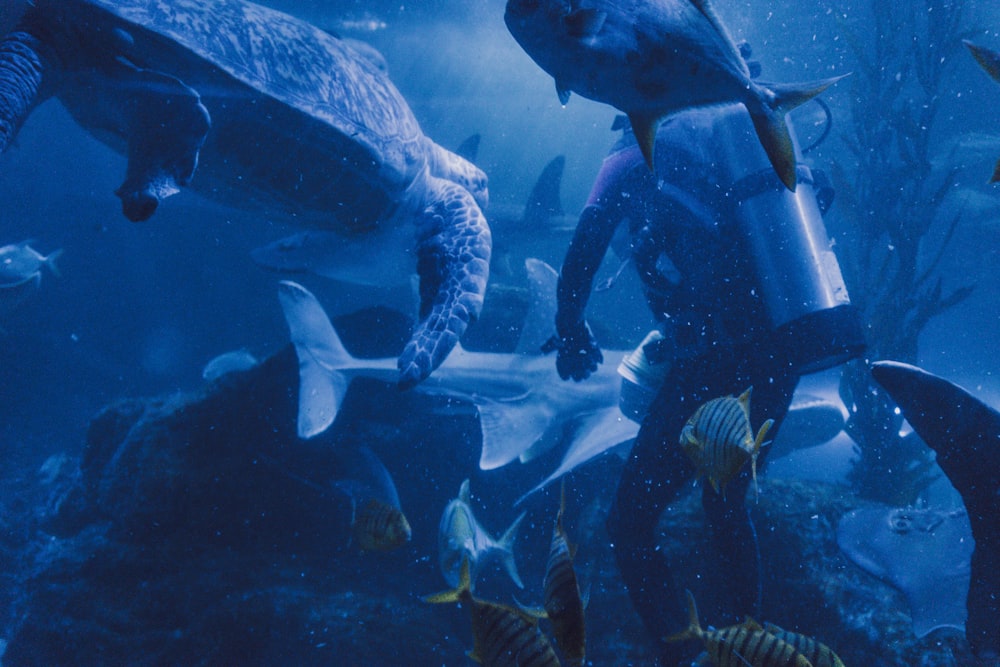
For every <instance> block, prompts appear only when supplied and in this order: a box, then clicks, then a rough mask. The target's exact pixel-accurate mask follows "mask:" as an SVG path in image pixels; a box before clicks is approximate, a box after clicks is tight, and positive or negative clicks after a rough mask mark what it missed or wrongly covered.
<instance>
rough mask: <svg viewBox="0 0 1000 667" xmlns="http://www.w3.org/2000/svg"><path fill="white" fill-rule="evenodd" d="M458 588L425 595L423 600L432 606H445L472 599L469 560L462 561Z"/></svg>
mask: <svg viewBox="0 0 1000 667" xmlns="http://www.w3.org/2000/svg"><path fill="white" fill-rule="evenodd" d="M458 577H459V578H458V587H456V588H454V589H452V590H450V591H441V592H440V593H434V594H432V595H425V596H424V597H423V598H422V599H423V601H424V602H428V603H430V604H445V603H448V602H461V601H463V600H465V599H467V598H469V597H472V576H471V575H470V574H469V559H468V558H463V559H462V569H461V571H460V572H459V575H458Z"/></svg>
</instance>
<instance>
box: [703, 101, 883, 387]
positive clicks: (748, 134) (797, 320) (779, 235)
mask: <svg viewBox="0 0 1000 667" xmlns="http://www.w3.org/2000/svg"><path fill="white" fill-rule="evenodd" d="M789 132H790V133H791V136H792V141H793V143H794V144H795V157H796V161H797V163H798V166H797V168H796V178H797V181H798V185H797V186H796V188H795V191H794V192H791V191H789V190H788V189H787V188H785V187H784V186H783V185H782V184H781V182H780V181H779V180H778V177H777V175H776V174H775V173H774V170H773V168H772V167H771V163H770V162H769V161H768V159H767V155H766V154H765V153H764V149H763V147H761V145H760V142H759V140H758V139H757V134H756V132H755V131H754V128H753V123H752V122H751V120H750V115H749V114H748V113H747V111H746V109H745V108H744V107H743V106H742V105H736V104H734V105H729V106H726V107H720V108H719V109H718V115H717V118H716V121H715V123H714V127H713V132H712V135H711V137H710V138H706V141H709V142H710V143H711V146H710V147H708V150H709V151H710V152H711V154H712V155H717V156H719V159H718V161H717V162H716V168H718V169H723V170H725V171H726V172H727V173H726V174H725V175H720V176H721V180H722V182H723V183H725V184H727V185H728V189H727V192H726V198H727V200H728V204H727V206H728V209H727V210H726V212H725V213H724V214H723V215H722V216H721V219H722V220H723V221H724V224H726V225H728V226H729V229H727V232H730V233H731V234H732V239H733V242H734V243H735V244H737V252H738V254H740V255H742V256H743V257H744V258H745V259H746V261H747V263H748V266H749V267H750V270H751V271H752V273H753V277H754V278H755V280H754V282H755V284H756V286H757V288H758V289H759V290H760V291H761V294H760V299H761V302H762V304H763V306H764V309H765V311H766V314H767V317H768V319H769V325H770V326H769V328H770V329H771V331H772V332H773V335H774V336H776V338H777V340H775V343H776V344H777V345H776V347H777V348H778V349H781V350H784V351H785V352H786V353H787V355H788V362H789V363H790V364H791V366H792V367H793V369H795V370H796V371H797V372H799V373H803V374H804V373H811V372H815V371H819V370H823V369H826V368H831V367H833V366H836V365H839V364H841V363H843V362H845V361H847V360H848V359H851V358H853V357H855V356H857V355H858V354H860V353H861V352H862V351H863V349H864V346H865V341H864V335H863V333H862V329H861V318H860V316H859V314H858V312H857V310H856V309H855V308H854V307H853V306H852V305H851V300H850V297H849V296H848V294H847V287H846V286H845V285H844V278H843V276H842V275H841V273H840V265H839V263H838V262H837V257H836V256H835V255H834V253H833V250H832V249H831V243H830V240H829V238H828V237H827V234H826V227H825V226H824V224H823V217H822V214H821V213H820V209H819V205H818V204H817V199H816V189H817V188H816V180H815V179H814V177H813V174H812V171H811V170H810V169H809V167H808V166H806V165H805V164H803V163H802V155H801V152H800V150H799V147H798V141H797V140H796V137H795V132H794V129H793V128H792V127H791V126H789Z"/></svg>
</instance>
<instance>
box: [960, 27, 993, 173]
mask: <svg viewBox="0 0 1000 667" xmlns="http://www.w3.org/2000/svg"><path fill="white" fill-rule="evenodd" d="M962 42H963V43H964V44H965V45H966V46H967V47H968V48H969V51H971V52H972V57H973V58H975V59H976V62H977V63H979V66H980V67H982V68H983V69H984V70H985V71H986V73H987V74H989V75H990V77H991V78H992V79H993V80H994V81H996V82H997V83H1000V51H994V50H993V49H987V48H986V47H985V46H976V45H975V44H973V43H972V42H970V41H969V40H967V39H964V40H962ZM997 182H1000V160H998V161H997V164H996V167H994V168H993V177H992V178H991V179H990V183H997Z"/></svg>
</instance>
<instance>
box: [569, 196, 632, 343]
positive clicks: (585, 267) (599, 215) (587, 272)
mask: <svg viewBox="0 0 1000 667" xmlns="http://www.w3.org/2000/svg"><path fill="white" fill-rule="evenodd" d="M608 208H610V207H607V206H601V205H590V206H587V207H586V208H585V209H583V212H582V213H581V214H580V222H579V223H578V224H577V226H576V232H575V233H574V234H573V240H572V241H571V242H570V245H569V250H568V251H567V252H566V258H565V260H563V265H562V270H561V271H560V272H559V289H558V292H557V299H558V310H557V311H556V331H558V332H559V334H560V335H563V333H564V332H569V331H570V330H572V329H573V328H575V327H579V326H580V325H581V324H583V322H584V320H585V315H584V313H585V312H586V310H587V302H588V301H589V300H590V293H591V291H592V290H593V286H594V276H595V275H596V274H597V269H598V268H599V267H600V265H601V262H603V261H604V255H605V254H607V251H608V247H609V246H610V245H611V239H612V237H613V236H614V233H615V229H616V228H617V227H618V224H619V223H620V222H621V217H620V216H619V215H617V214H615V215H612V214H611V211H609V210H608ZM616 213H617V212H616Z"/></svg>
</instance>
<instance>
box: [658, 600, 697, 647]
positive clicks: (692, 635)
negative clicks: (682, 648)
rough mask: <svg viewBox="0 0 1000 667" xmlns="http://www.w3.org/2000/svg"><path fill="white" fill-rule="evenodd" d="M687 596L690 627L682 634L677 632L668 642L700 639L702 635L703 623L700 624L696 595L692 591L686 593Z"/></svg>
mask: <svg viewBox="0 0 1000 667" xmlns="http://www.w3.org/2000/svg"><path fill="white" fill-rule="evenodd" d="M684 592H685V593H686V594H687V603H688V626H687V628H685V629H684V630H681V631H680V632H675V633H674V634H672V635H670V636H669V637H667V638H666V640H667V641H668V642H679V641H683V640H685V639H699V638H701V635H702V629H701V623H699V622H698V606H697V605H696V604H695V603H694V595H692V594H691V591H687V590H686V591H684Z"/></svg>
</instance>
